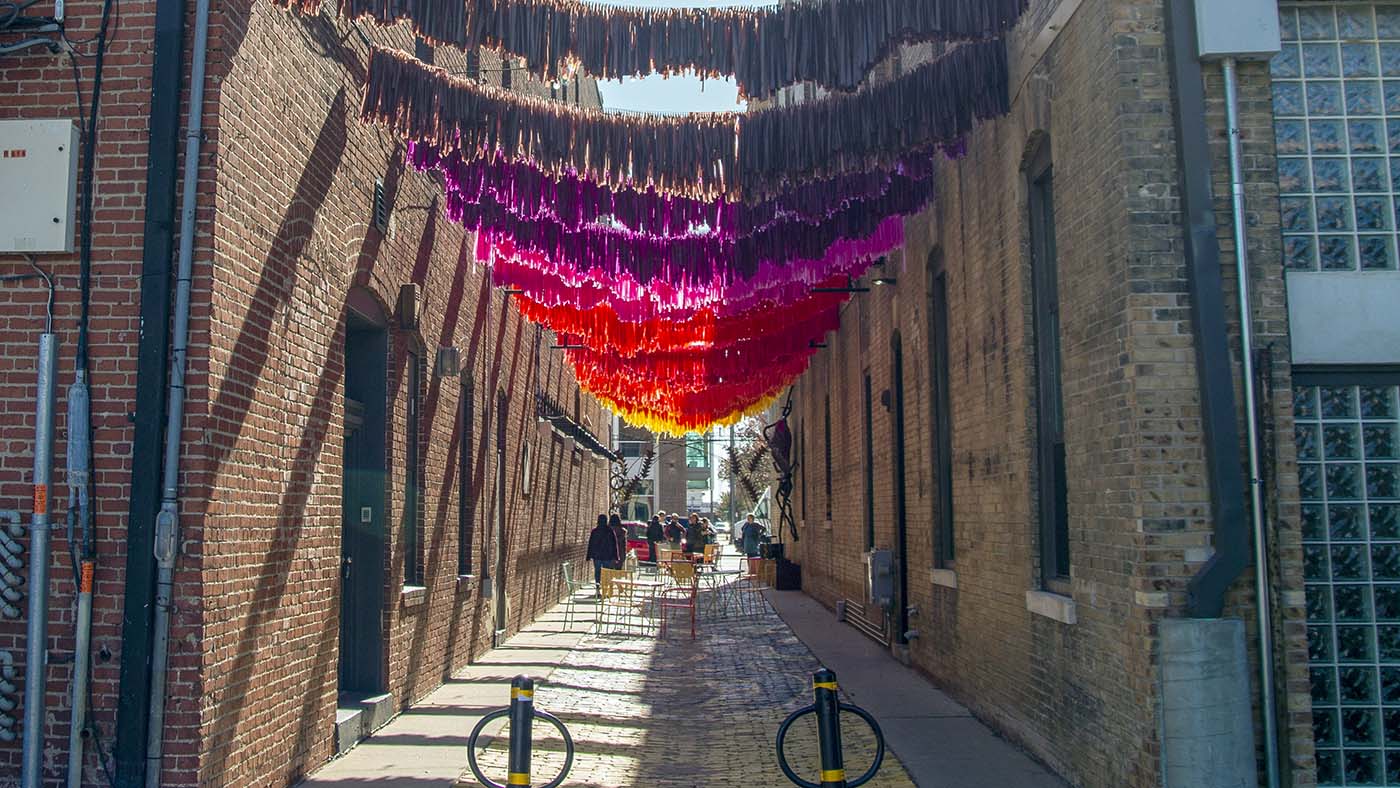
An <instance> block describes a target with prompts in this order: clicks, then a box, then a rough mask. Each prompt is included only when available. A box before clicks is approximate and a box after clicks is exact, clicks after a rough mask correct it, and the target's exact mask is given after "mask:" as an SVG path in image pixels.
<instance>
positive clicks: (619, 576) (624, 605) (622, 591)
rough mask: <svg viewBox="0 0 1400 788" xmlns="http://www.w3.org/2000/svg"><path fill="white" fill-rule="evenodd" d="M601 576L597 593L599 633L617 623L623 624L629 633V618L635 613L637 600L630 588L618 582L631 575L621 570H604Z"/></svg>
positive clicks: (630, 623)
mask: <svg viewBox="0 0 1400 788" xmlns="http://www.w3.org/2000/svg"><path fill="white" fill-rule="evenodd" d="M601 576H602V581H601V583H600V588H599V591H600V593H601V595H602V597H601V599H600V600H599V614H598V625H599V631H602V630H603V628H605V627H607V626H609V625H610V624H616V623H617V622H619V621H621V622H623V623H624V624H625V625H626V626H627V627H628V629H629V631H630V629H631V626H632V621H631V616H632V614H633V613H635V612H636V609H637V604H638V601H639V600H638V599H637V597H636V595H635V594H633V592H632V589H631V587H629V586H627V585H626V584H624V583H620V582H618V581H620V580H626V579H628V578H629V577H631V575H630V574H629V573H627V572H625V571H623V570H621V569H604V570H603V571H602V575H601Z"/></svg>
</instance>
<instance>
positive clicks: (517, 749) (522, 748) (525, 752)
mask: <svg viewBox="0 0 1400 788" xmlns="http://www.w3.org/2000/svg"><path fill="white" fill-rule="evenodd" d="M534 723H535V681H534V679H531V678H530V677H529V676H516V677H515V680H514V681H512V682H511V683H510V761H509V766H508V767H507V769H508V773H507V774H506V785H529V784H530V743H531V742H530V740H531V739H532V738H534V736H533V731H534Z"/></svg>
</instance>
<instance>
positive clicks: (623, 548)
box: [608, 512, 627, 569]
mask: <svg viewBox="0 0 1400 788" xmlns="http://www.w3.org/2000/svg"><path fill="white" fill-rule="evenodd" d="M608 527H609V528H611V529H612V532H613V536H615V537H617V558H616V559H615V560H614V561H613V565H612V566H610V567H608V568H609V569H621V568H622V562H623V561H624V560H626V558H627V528H626V527H625V526H624V525H623V524H622V515H620V514H618V513H617V512H613V513H612V517H611V518H609V519H608Z"/></svg>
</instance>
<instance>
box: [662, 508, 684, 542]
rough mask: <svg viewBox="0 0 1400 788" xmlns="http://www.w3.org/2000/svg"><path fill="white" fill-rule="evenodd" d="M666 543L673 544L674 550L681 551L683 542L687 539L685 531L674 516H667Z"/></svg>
mask: <svg viewBox="0 0 1400 788" xmlns="http://www.w3.org/2000/svg"><path fill="white" fill-rule="evenodd" d="M664 531H665V533H666V541H668V542H670V543H671V549H672V550H679V549H681V540H682V539H684V538H685V529H684V528H682V527H681V524H680V523H679V522H677V521H676V516H675V515H674V514H668V515H666V527H665V529H664Z"/></svg>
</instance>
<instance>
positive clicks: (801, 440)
mask: <svg viewBox="0 0 1400 788" xmlns="http://www.w3.org/2000/svg"><path fill="white" fill-rule="evenodd" d="M797 461H798V463H799V465H798V466H797V471H798V473H800V474H802V522H803V523H806V522H807V417H806V416H803V417H802V429H801V431H799V432H798V433H797Z"/></svg>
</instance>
